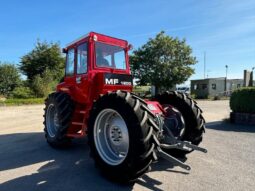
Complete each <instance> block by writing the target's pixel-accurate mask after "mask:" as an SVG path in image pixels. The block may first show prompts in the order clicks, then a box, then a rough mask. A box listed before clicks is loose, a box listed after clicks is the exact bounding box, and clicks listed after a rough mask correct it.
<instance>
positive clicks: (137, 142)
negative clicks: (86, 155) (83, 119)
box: [88, 91, 158, 183]
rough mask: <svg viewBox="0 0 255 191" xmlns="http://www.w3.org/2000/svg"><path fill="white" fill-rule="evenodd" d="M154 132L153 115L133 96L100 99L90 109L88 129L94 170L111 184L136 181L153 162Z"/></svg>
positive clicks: (119, 94) (118, 94)
mask: <svg viewBox="0 0 255 191" xmlns="http://www.w3.org/2000/svg"><path fill="white" fill-rule="evenodd" d="M157 129H158V127H157V126H156V124H155V123H154V115H153V114H152V113H151V112H150V110H149V109H148V107H147V104H146V103H145V102H144V101H143V100H142V99H140V98H139V97H137V96H136V95H134V94H131V93H129V92H125V91H117V92H112V93H109V94H106V95H104V96H102V97H101V98H99V99H98V100H97V102H95V104H94V106H93V109H92V111H91V113H90V118H89V127H88V138H89V145H90V149H91V154H92V157H93V158H94V160H95V164H96V166H98V167H99V169H100V170H101V172H102V173H103V175H104V176H106V177H107V178H109V179H111V180H113V181H118V182H122V183H126V182H130V181H133V180H135V179H136V178H138V177H139V176H141V175H143V174H144V173H145V172H146V171H147V170H148V169H149V166H150V164H151V162H152V161H153V160H155V159H156V153H155V151H154V149H155V148H156V145H157V141H155V139H154V138H155V134H156V132H157Z"/></svg>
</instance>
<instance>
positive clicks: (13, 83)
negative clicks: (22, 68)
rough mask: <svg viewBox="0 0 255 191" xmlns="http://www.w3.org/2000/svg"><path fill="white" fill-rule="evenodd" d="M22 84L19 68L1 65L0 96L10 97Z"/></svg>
mask: <svg viewBox="0 0 255 191" xmlns="http://www.w3.org/2000/svg"><path fill="white" fill-rule="evenodd" d="M20 83H21V79H20V74H19V70H18V69H17V67H16V66H15V65H14V64H10V63H0V94H2V95H4V96H6V97H8V96H9V95H10V94H11V92H12V91H13V90H14V88H15V87H17V86H19V84H20Z"/></svg>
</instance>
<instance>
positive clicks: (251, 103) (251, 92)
mask: <svg viewBox="0 0 255 191" xmlns="http://www.w3.org/2000/svg"><path fill="white" fill-rule="evenodd" d="M230 108H231V109H232V111H233V112H238V113H255V87H246V88H241V89H238V90H235V91H234V92H233V93H232V95H231V98H230Z"/></svg>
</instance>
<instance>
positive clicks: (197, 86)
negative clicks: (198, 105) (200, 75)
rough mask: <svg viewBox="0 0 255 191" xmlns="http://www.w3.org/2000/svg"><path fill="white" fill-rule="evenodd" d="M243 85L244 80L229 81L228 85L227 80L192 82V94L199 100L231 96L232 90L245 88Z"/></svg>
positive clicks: (215, 79)
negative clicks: (217, 96)
mask: <svg viewBox="0 0 255 191" xmlns="http://www.w3.org/2000/svg"><path fill="white" fill-rule="evenodd" d="M243 84H244V81H243V80H242V79H229V80H227V84H226V78H209V79H202V80H191V94H193V95H195V96H196V97H199V98H205V97H208V96H216V95H225V94H230V93H231V91H232V90H235V89H237V88H240V87H243ZM226 85H227V86H226ZM225 86H226V87H225ZM226 91H227V92H226Z"/></svg>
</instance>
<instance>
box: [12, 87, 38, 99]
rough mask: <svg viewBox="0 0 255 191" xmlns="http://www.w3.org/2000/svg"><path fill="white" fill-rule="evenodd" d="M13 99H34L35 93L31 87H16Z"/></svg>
mask: <svg viewBox="0 0 255 191" xmlns="http://www.w3.org/2000/svg"><path fill="white" fill-rule="evenodd" d="M12 97H13V98H25V99H26V98H33V97H34V93H33V91H32V90H31V89H30V88H29V87H16V88H15V89H14V90H13V92H12Z"/></svg>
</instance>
